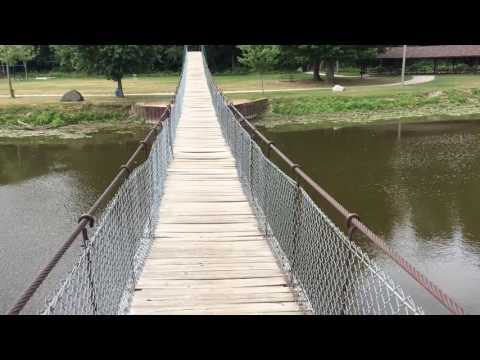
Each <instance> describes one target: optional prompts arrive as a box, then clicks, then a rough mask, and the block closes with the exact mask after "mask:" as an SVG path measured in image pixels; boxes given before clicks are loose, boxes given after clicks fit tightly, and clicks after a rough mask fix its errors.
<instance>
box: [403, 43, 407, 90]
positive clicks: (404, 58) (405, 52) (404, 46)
mask: <svg viewBox="0 0 480 360" xmlns="http://www.w3.org/2000/svg"><path fill="white" fill-rule="evenodd" d="M406 60H407V45H403V61H402V85H405V63H406Z"/></svg>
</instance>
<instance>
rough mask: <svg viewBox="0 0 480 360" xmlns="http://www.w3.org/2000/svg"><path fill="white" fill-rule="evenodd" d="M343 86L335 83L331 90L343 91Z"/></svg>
mask: <svg viewBox="0 0 480 360" xmlns="http://www.w3.org/2000/svg"><path fill="white" fill-rule="evenodd" d="M344 90H345V88H344V87H343V86H340V85H335V86H334V87H333V88H332V91H333V92H342V91H344Z"/></svg>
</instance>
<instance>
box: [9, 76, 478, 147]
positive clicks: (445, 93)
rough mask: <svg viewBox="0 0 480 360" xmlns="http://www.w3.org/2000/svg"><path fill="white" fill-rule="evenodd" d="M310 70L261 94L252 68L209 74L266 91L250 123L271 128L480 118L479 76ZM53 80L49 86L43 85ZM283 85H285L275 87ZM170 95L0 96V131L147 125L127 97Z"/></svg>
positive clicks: (272, 81)
mask: <svg viewBox="0 0 480 360" xmlns="http://www.w3.org/2000/svg"><path fill="white" fill-rule="evenodd" d="M310 76H311V75H308V74H302V73H295V74H275V73H273V74H265V75H264V83H265V84H264V86H265V93H264V94H263V93H261V92H259V93H251V92H249V91H251V90H258V89H259V79H258V76H257V75H255V74H247V75H225V74H223V75H217V76H216V79H215V80H216V81H217V82H218V84H219V86H220V87H221V88H222V90H223V91H232V90H234V91H236V93H234V94H230V95H228V98H229V99H230V100H231V101H232V102H234V103H240V102H249V101H255V100H258V99H261V98H267V99H268V100H269V102H270V106H269V111H267V112H266V113H265V114H264V115H262V116H261V117H259V118H258V119H256V120H255V123H256V124H257V125H258V126H261V127H266V128H270V129H275V130H278V131H282V130H287V129H303V130H308V129H314V128H340V127H345V126H356V125H363V124H365V125H367V124H368V125H372V124H384V123H390V122H398V121H402V122H433V121H439V120H477V119H480V76H475V75H442V76H437V77H436V78H435V80H434V81H432V82H430V83H425V84H418V85H411V86H401V85H400V86H399V85H395V86H386V87H385V86H375V85H382V84H388V83H397V82H398V80H399V79H398V78H397V77H379V78H373V77H372V78H370V79H359V78H353V79H352V78H338V79H337V80H338V81H337V83H339V84H340V85H342V86H345V87H346V91H344V92H341V93H333V92H332V91H331V90H329V89H328V87H329V85H328V84H327V83H326V82H325V81H321V82H314V81H313V80H311V78H310ZM176 78H177V77H176V76H175V75H171V74H169V75H166V76H158V77H149V76H145V77H141V76H139V77H138V78H136V79H128V78H127V80H126V81H125V82H124V83H125V87H126V90H127V91H130V92H137V93H144V92H148V91H157V92H158V91H163V90H173V89H172V85H173V84H175V83H176V80H177V79H176ZM286 79H290V80H288V81H287V80H286ZM78 81H79V82H78ZM3 82H4V80H0V85H2V83H3ZM39 84H40V85H39ZM52 84H54V86H53V88H52V87H51V86H50V85H52ZM82 84H83V85H82ZM16 85H18V92H19V94H21V93H22V91H23V92H25V95H34V93H33V90H34V87H35V88H36V87H38V86H41V87H42V88H43V89H44V90H46V89H49V90H48V91H47V92H49V91H50V92H53V93H58V92H64V91H67V90H70V89H73V88H76V89H78V90H80V92H82V91H83V90H85V91H86V92H90V93H104V92H106V91H107V92H108V90H110V91H111V89H112V83H111V82H108V81H106V80H100V79H74V78H71V79H64V78H59V79H53V80H51V81H50V80H48V81H43V82H42V81H40V82H39V81H37V82H35V81H31V82H29V83H27V82H25V83H24V84H22V85H20V84H16ZM365 85H367V86H365ZM368 85H371V86H368ZM65 86H67V87H65ZM309 86H312V90H311V91H310V90H308V91H302V92H295V91H289V90H288V89H295V88H305V87H309ZM83 87H85V89H83ZM2 88H3V86H2ZM95 89H97V90H95ZM283 89H285V91H279V90H283ZM40 90H41V89H40ZM40 90H39V91H40ZM269 90H275V92H269ZM237 91H238V92H237ZM242 91H245V92H244V93H242ZM1 92H2V91H0V93H1ZM169 100H170V96H163V95H141V96H131V97H129V96H127V97H125V98H115V97H114V96H111V97H88V96H87V97H86V101H85V102H82V103H61V102H60V101H59V98H56V97H35V96H31V97H19V98H16V99H8V98H0V138H2V137H3V138H5V137H9V138H15V137H18V138H25V137H41V136H57V137H61V138H69V139H77V138H85V137H89V136H90V135H91V134H93V133H95V132H97V131H102V129H105V128H108V129H112V130H114V129H118V131H121V130H122V129H123V128H130V127H132V126H133V127H135V126H137V127H139V126H140V127H141V126H145V127H147V126H149V125H148V123H147V122H146V121H145V120H144V119H142V118H141V117H139V116H135V115H132V114H131V112H130V109H131V107H132V105H133V104H139V103H144V104H157V105H160V104H163V105H165V104H167V103H168V102H169Z"/></svg>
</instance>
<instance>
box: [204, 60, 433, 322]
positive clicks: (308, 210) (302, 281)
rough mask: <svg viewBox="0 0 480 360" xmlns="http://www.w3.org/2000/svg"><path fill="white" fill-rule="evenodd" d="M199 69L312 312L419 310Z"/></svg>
mask: <svg viewBox="0 0 480 360" xmlns="http://www.w3.org/2000/svg"><path fill="white" fill-rule="evenodd" d="M204 66H205V71H206V73H207V79H208V82H209V89H210V92H211V94H212V101H213V104H214V107H215V110H216V112H217V115H218V119H219V122H220V125H221V129H222V132H223V135H224V137H225V139H226V141H227V143H228V145H229V147H230V149H231V152H232V154H233V156H234V157H235V159H236V166H237V171H238V174H239V176H240V178H241V182H242V185H243V187H244V190H245V193H246V194H247V196H248V198H249V201H250V203H251V205H252V206H253V208H254V210H255V212H256V215H257V217H258V220H259V223H260V225H261V226H262V227H263V230H264V232H265V235H266V237H267V239H268V240H269V242H270V244H271V245H272V248H273V249H274V250H275V253H276V255H277V257H278V258H279V260H280V262H281V264H282V266H283V268H284V270H285V271H286V272H287V274H288V277H289V282H290V284H291V286H292V287H294V288H296V289H297V290H298V292H299V295H300V296H299V298H300V299H301V300H302V299H303V301H304V302H305V306H306V308H307V309H309V310H310V311H311V312H312V313H314V314H423V313H424V312H423V310H422V308H421V307H420V306H418V305H416V304H415V302H414V301H413V299H412V298H411V297H409V296H407V295H406V294H405V293H404V291H403V290H402V289H401V288H400V287H399V286H398V285H396V284H395V282H394V281H393V280H392V279H391V278H390V277H389V276H388V275H387V274H385V273H384V272H383V271H382V270H381V269H380V268H379V267H378V266H377V265H376V264H375V263H374V262H373V261H372V260H371V259H370V258H369V257H368V256H367V255H366V254H365V253H364V252H363V250H362V249H360V248H359V247H358V246H357V245H356V244H355V243H354V242H353V241H351V240H350V239H349V238H348V237H347V236H346V235H345V234H344V233H343V232H342V231H341V230H340V229H338V228H337V227H336V225H335V224H334V223H333V222H332V221H331V220H330V219H329V218H328V217H327V216H326V215H325V214H324V212H323V211H322V210H321V209H320V208H319V207H318V206H317V205H316V204H315V203H314V201H313V200H312V199H311V198H310V196H309V195H308V194H307V193H306V192H305V191H304V190H303V188H301V187H300V186H299V185H298V184H297V182H296V181H294V180H293V179H291V178H290V177H288V176H287V175H286V174H285V173H284V172H283V171H281V170H280V169H279V168H278V167H277V166H276V165H275V164H274V163H273V162H271V161H270V160H269V159H268V158H267V157H266V156H265V155H264V154H263V152H262V149H261V148H260V147H259V146H258V145H257V143H256V142H255V141H254V139H252V137H251V135H250V134H249V133H248V132H247V131H246V130H245V129H244V127H243V126H242V125H241V124H240V123H239V121H237V119H236V118H235V115H234V114H233V112H232V111H231V109H230V108H229V107H228V105H227V102H226V100H225V99H224V97H223V95H222V94H221V93H220V92H219V91H218V89H217V88H216V86H215V84H214V82H213V80H212V77H211V74H210V72H209V70H208V67H207V66H206V62H205V60H204Z"/></svg>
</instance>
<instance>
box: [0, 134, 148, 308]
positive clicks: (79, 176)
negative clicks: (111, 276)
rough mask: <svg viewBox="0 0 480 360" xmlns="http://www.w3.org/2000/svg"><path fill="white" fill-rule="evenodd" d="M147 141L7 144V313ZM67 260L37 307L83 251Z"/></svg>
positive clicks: (1, 174) (102, 137)
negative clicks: (79, 218)
mask: <svg viewBox="0 0 480 360" xmlns="http://www.w3.org/2000/svg"><path fill="white" fill-rule="evenodd" d="M144 135H145V130H143V129H138V130H137V131H133V132H132V133H127V134H121V135H120V134H113V133H103V134H99V135H95V136H94V138H93V139H86V140H68V141H61V142H59V140H54V141H46V143H39V140H38V139H36V140H31V141H28V140H22V141H20V140H18V141H12V140H7V139H3V140H1V139H0V274H1V277H0V313H5V312H6V311H7V310H8V308H9V306H11V305H12V304H13V302H14V301H15V300H16V298H17V297H18V296H19V295H20V293H21V292H22V291H23V290H24V289H25V287H26V286H28V285H29V283H30V282H31V281H32V280H33V278H34V277H35V276H36V275H37V273H38V272H39V271H40V270H41V268H42V267H43V266H44V265H45V264H46V263H47V262H48V261H49V260H50V258H51V257H52V256H53V254H54V253H55V252H56V251H57V250H58V248H59V246H60V244H61V243H63V242H64V241H65V240H66V239H67V237H68V236H69V235H70V233H71V231H72V230H73V228H74V226H75V225H76V223H77V219H78V217H79V215H80V214H82V213H83V212H85V211H86V210H88V208H89V207H90V206H91V205H92V204H93V202H94V201H95V200H96V198H97V197H98V196H99V195H100V194H101V193H102V192H103V190H104V189H105V188H106V186H107V185H108V184H109V183H110V181H111V180H112V179H113V177H114V175H115V174H116V173H117V171H118V168H119V166H120V165H121V164H123V163H125V162H126V160H127V159H128V158H129V156H130V155H131V154H132V153H133V151H134V149H135V148H136V147H137V146H138V141H139V140H140V138H143V136H144ZM43 142H45V141H43ZM67 254H68V255H67V257H66V259H65V261H63V262H62V263H61V264H60V266H59V267H58V268H57V269H55V271H54V273H52V276H51V277H49V279H48V281H47V283H46V284H45V285H46V286H43V287H42V289H41V291H40V292H39V296H38V297H36V298H35V299H34V301H32V303H31V304H30V307H31V308H37V307H38V306H39V305H41V304H39V301H40V300H41V298H42V295H45V292H46V291H47V290H48V289H49V288H51V286H52V285H57V283H58V277H59V276H62V275H64V274H65V271H69V270H70V269H71V267H72V261H73V260H72V259H74V256H75V254H76V252H75V250H73V251H70V252H69V253H67ZM30 307H29V308H30Z"/></svg>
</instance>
